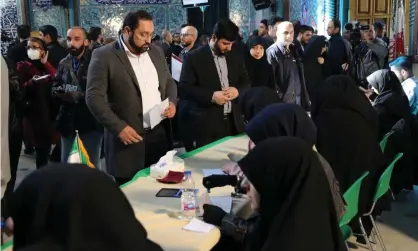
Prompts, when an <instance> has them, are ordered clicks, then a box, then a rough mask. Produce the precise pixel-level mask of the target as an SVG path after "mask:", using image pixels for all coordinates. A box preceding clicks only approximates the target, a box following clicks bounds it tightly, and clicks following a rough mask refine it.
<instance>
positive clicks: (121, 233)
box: [12, 164, 162, 251]
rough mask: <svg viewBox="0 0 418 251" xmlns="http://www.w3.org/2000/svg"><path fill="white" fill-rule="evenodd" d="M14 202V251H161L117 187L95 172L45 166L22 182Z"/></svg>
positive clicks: (77, 168) (62, 165)
mask: <svg viewBox="0 0 418 251" xmlns="http://www.w3.org/2000/svg"><path fill="white" fill-rule="evenodd" d="M14 199H15V201H14V208H13V210H12V218H13V220H14V225H15V229H14V249H15V250H19V249H23V250H42V251H59V250H66V251H75V250H77V251H83V250H86V251H90V250H104V251H106V250H109V251H110V250H126V251H128V250H132V251H133V250H138V249H140V250H146V251H154V250H162V249H161V248H160V247H159V246H158V245H156V244H155V243H153V242H151V241H150V240H148V239H147V232H146V231H145V229H144V227H143V226H142V225H141V223H139V222H138V220H137V219H136V218H135V214H134V211H133V209H132V207H131V205H130V204H129V202H128V200H127V199H126V197H125V195H124V194H123V192H122V191H121V190H120V189H119V187H118V186H117V185H116V183H115V182H114V181H113V180H112V179H111V178H110V177H109V176H108V175H106V174H105V173H103V172H101V171H99V170H97V169H92V168H89V167H87V166H85V165H70V164H65V165H64V164H61V165H52V166H49V167H44V168H42V169H39V170H36V171H35V172H33V173H31V174H29V175H28V176H27V177H26V178H25V179H24V180H23V181H22V183H21V184H20V186H19V187H18V188H17V190H16V192H15V198H14Z"/></svg>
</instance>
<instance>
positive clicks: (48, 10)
mask: <svg viewBox="0 0 418 251" xmlns="http://www.w3.org/2000/svg"><path fill="white" fill-rule="evenodd" d="M42 2H43V3H44V4H47V3H48V2H50V5H47V6H45V5H44V6H41V5H37V4H36V3H35V1H33V0H29V6H30V20H31V28H32V30H37V29H38V28H39V27H41V26H42V25H47V24H50V25H52V26H54V27H55V28H57V30H58V34H59V35H60V36H65V34H66V32H67V29H68V28H69V25H68V15H67V12H66V10H65V9H64V7H62V6H53V5H52V0H43V1H42Z"/></svg>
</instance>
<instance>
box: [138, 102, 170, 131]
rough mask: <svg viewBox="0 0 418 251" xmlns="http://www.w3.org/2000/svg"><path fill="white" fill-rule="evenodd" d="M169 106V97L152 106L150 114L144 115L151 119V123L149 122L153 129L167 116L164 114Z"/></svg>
mask: <svg viewBox="0 0 418 251" xmlns="http://www.w3.org/2000/svg"><path fill="white" fill-rule="evenodd" d="M167 107H168V98H166V99H165V100H164V101H163V102H161V103H159V104H158V105H156V106H154V107H153V108H151V110H150V111H149V112H148V116H146V115H145V116H144V118H148V119H149V123H147V124H148V125H149V126H150V127H151V129H153V128H154V127H155V126H157V125H158V124H159V123H160V122H161V121H162V120H163V119H165V117H164V116H163V112H164V110H165V109H166V108H167Z"/></svg>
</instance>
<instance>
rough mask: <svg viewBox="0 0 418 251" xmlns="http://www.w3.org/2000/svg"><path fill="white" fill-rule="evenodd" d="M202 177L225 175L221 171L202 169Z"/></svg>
mask: <svg viewBox="0 0 418 251" xmlns="http://www.w3.org/2000/svg"><path fill="white" fill-rule="evenodd" d="M202 171H203V176H205V177H208V176H211V175H214V174H218V175H226V174H225V173H224V172H223V171H222V169H219V168H218V169H203V170H202Z"/></svg>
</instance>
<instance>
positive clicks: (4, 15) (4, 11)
mask: <svg viewBox="0 0 418 251" xmlns="http://www.w3.org/2000/svg"><path fill="white" fill-rule="evenodd" d="M0 14H1V16H0V21H1V31H2V32H5V34H6V35H7V37H9V38H15V37H16V27H17V24H18V16H17V5H16V0H6V1H1V5H0ZM8 47H9V43H8V42H2V43H1V54H2V55H6V53H7V48H8Z"/></svg>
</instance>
